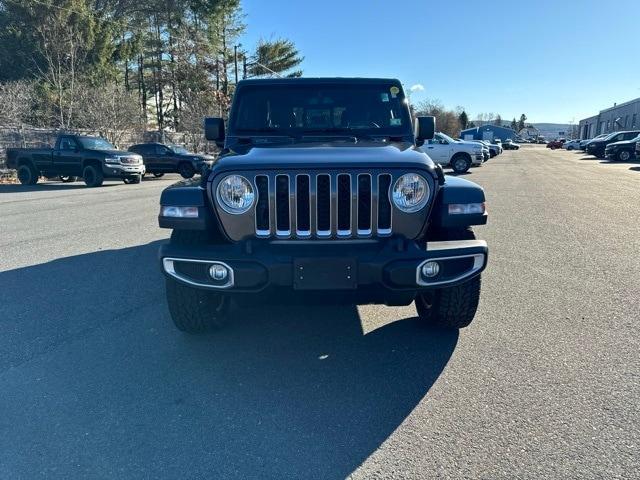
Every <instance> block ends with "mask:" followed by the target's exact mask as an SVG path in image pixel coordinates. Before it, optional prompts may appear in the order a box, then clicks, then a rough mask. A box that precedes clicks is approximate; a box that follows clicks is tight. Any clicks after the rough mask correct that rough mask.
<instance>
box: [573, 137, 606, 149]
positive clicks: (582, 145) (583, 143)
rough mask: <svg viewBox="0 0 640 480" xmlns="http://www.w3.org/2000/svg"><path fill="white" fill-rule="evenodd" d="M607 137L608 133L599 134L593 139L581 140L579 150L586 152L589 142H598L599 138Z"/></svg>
mask: <svg viewBox="0 0 640 480" xmlns="http://www.w3.org/2000/svg"><path fill="white" fill-rule="evenodd" d="M607 135H609V134H608V133H601V134H600V135H597V136H595V137H593V138H588V139H585V140H582V141H581V142H580V150H586V149H587V145H588V144H589V142H592V141H594V140H598V139H600V138H604V137H606V136H607Z"/></svg>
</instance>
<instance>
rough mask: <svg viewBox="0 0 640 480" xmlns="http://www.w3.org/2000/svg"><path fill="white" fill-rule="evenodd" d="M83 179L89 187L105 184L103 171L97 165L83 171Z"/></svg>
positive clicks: (89, 166) (88, 166)
mask: <svg viewBox="0 0 640 480" xmlns="http://www.w3.org/2000/svg"><path fill="white" fill-rule="evenodd" d="M82 178H83V179H84V183H85V184H86V185H87V187H91V188H94V187H99V186H100V185H102V182H104V176H103V175H102V169H101V168H100V167H98V166H97V165H87V166H86V167H84V170H83V171H82Z"/></svg>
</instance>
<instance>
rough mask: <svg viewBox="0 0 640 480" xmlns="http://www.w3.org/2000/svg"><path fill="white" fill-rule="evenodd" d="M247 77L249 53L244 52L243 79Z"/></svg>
mask: <svg viewBox="0 0 640 480" xmlns="http://www.w3.org/2000/svg"><path fill="white" fill-rule="evenodd" d="M246 78H247V54H246V53H245V52H242V79H243V80H245V79H246Z"/></svg>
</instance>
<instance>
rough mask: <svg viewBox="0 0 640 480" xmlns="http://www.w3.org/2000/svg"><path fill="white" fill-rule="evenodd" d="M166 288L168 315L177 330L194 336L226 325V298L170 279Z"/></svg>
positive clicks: (227, 305)
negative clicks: (169, 314)
mask: <svg viewBox="0 0 640 480" xmlns="http://www.w3.org/2000/svg"><path fill="white" fill-rule="evenodd" d="M166 287H167V304H168V305H169V313H171V319H172V320H173V323H174V324H175V326H176V328H178V330H180V331H182V332H186V333H193V334H195V333H203V332H206V331H209V330H214V329H218V328H221V327H223V326H224V325H225V324H226V321H227V316H226V313H227V312H228V310H229V304H230V301H229V300H230V299H229V297H228V296H226V295H223V294H220V293H216V292H208V291H206V290H200V289H197V288H192V287H187V286H184V285H182V284H180V283H178V282H177V281H175V280H172V279H170V278H168V279H167V282H166Z"/></svg>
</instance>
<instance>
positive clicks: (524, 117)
mask: <svg viewBox="0 0 640 480" xmlns="http://www.w3.org/2000/svg"><path fill="white" fill-rule="evenodd" d="M526 121H527V116H526V115H525V114H524V113H523V114H522V115H520V121H519V122H518V131H520V130H522V129H523V128H524V127H525V123H524V122H526Z"/></svg>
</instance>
